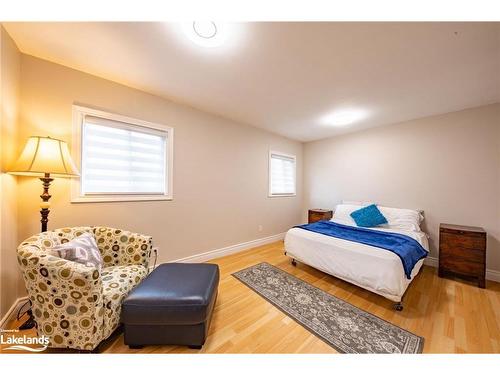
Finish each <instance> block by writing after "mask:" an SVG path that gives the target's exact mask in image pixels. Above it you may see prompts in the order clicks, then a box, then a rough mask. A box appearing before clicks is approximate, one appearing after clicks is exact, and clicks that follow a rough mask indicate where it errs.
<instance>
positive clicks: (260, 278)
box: [233, 263, 424, 353]
mask: <svg viewBox="0 0 500 375" xmlns="http://www.w3.org/2000/svg"><path fill="white" fill-rule="evenodd" d="M233 276H234V277H236V278H237V279H238V280H240V281H241V282H242V283H244V284H246V285H247V286H248V287H250V288H251V289H253V290H254V291H255V292H257V293H258V294H260V295H261V296H262V297H264V298H265V299H266V300H268V301H269V302H270V303H272V304H273V305H274V306H276V307H277V308H279V309H280V310H282V311H283V312H284V313H285V314H287V315H288V316H290V317H291V318H293V319H294V320H295V321H297V322H298V323H299V324H301V325H302V326H304V327H305V328H307V329H308V330H309V331H311V332H312V333H314V334H315V335H316V336H318V337H319V338H321V339H322V340H324V341H325V342H326V343H328V344H330V345H331V346H332V347H333V348H335V349H336V350H337V351H339V352H341V353H421V352H422V347H423V344H424V338H423V337H420V336H417V335H414V334H413V333H411V332H408V331H405V330H404V329H402V328H399V327H398V326H395V325H394V324H391V323H389V322H387V321H385V320H383V319H380V318H378V317H376V316H375V315H372V314H370V313H368V312H366V311H364V310H361V309H359V308H357V307H355V306H353V305H351V304H350V303H347V302H345V301H343V300H341V299H339V298H337V297H334V296H332V295H331V294H328V293H326V292H325V291H323V290H321V289H319V288H316V287H315V286H312V285H311V284H309V283H306V282H305V281H302V280H300V279H298V278H297V277H295V276H293V275H291V274H289V273H288V272H285V271H282V270H280V269H279V268H276V267H274V266H271V265H270V264H268V263H259V264H256V265H255V266H251V267H248V268H245V269H243V270H241V271H238V272H235V273H233Z"/></svg>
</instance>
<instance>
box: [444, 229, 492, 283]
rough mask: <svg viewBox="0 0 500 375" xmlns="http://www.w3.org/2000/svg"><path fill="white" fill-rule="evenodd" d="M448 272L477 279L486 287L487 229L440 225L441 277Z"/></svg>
mask: <svg viewBox="0 0 500 375" xmlns="http://www.w3.org/2000/svg"><path fill="white" fill-rule="evenodd" d="M447 273H451V274H454V275H457V276H463V277H467V278H474V279H476V280H477V283H478V286H479V287H480V288H485V287H486V231H485V230H484V229H483V228H479V227H468V226H464V225H453V224H441V225H440V226H439V271H438V274H439V277H443V276H444V275H446V274H447Z"/></svg>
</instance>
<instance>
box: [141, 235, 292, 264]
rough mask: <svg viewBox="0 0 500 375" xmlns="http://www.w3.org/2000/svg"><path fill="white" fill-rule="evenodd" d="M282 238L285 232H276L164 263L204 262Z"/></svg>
mask: <svg viewBox="0 0 500 375" xmlns="http://www.w3.org/2000/svg"><path fill="white" fill-rule="evenodd" d="M284 238H285V233H278V234H275V235H273V236H269V237H264V238H258V239H256V240H252V241H248V242H243V243H239V244H236V245H231V246H227V247H223V248H221V249H215V250H210V251H207V252H205V253H201V254H195V255H190V256H188V257H185V258H180V259H175V260H169V261H167V262H165V263H203V262H206V261H207V260H211V259H215V258H220V257H223V256H226V255H229V254H234V253H239V252H240V251H245V250H248V249H251V248H253V247H257V246H262V245H267V244H268V243H272V242H276V241H280V240H282V239H284ZM157 266H158V265H157ZM149 269H150V271H151V270H152V266H151V267H149Z"/></svg>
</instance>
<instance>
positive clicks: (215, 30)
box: [182, 21, 227, 48]
mask: <svg viewBox="0 0 500 375" xmlns="http://www.w3.org/2000/svg"><path fill="white" fill-rule="evenodd" d="M182 30H183V31H184V35H185V36H186V37H187V38H188V39H189V40H191V42H193V43H195V44H196V45H198V46H200V47H207V48H213V47H220V46H222V45H223V44H224V43H225V42H226V39H227V32H226V31H227V30H226V27H225V25H224V24H218V23H215V22H213V21H195V22H190V23H185V24H182Z"/></svg>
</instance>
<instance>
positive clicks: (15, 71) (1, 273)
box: [0, 25, 24, 318]
mask: <svg viewBox="0 0 500 375" xmlns="http://www.w3.org/2000/svg"><path fill="white" fill-rule="evenodd" d="M0 40H1V41H0V51H1V58H0V103H1V107H0V135H1V138H0V148H1V150H0V188H1V191H0V206H1V215H0V318H2V317H3V316H4V315H5V313H6V312H7V311H8V309H9V308H10V306H11V305H12V304H13V303H14V301H15V300H16V298H17V297H18V296H19V295H24V293H23V291H22V281H21V279H20V275H19V271H18V269H17V261H16V247H17V220H18V216H17V191H16V190H17V189H16V177H14V176H11V175H8V174H6V173H5V171H6V170H8V168H9V166H10V165H11V163H12V162H13V159H15V158H16V156H17V155H16V152H17V121H18V113H19V95H20V91H19V90H20V53H19V50H18V49H17V47H16V45H15V43H14V42H13V40H12V39H11V38H10V36H9V35H8V34H7V33H6V32H5V30H4V29H3V26H1V25H0Z"/></svg>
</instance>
